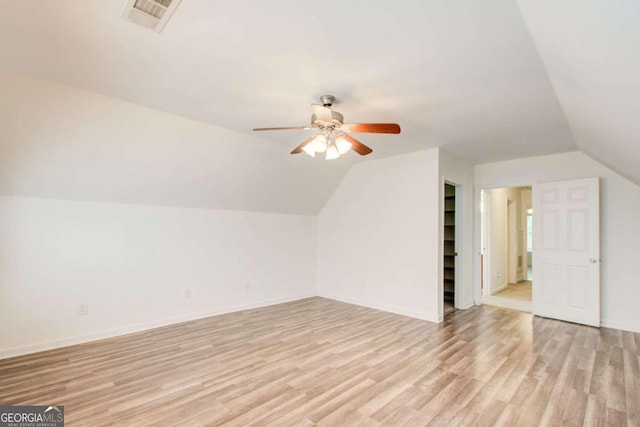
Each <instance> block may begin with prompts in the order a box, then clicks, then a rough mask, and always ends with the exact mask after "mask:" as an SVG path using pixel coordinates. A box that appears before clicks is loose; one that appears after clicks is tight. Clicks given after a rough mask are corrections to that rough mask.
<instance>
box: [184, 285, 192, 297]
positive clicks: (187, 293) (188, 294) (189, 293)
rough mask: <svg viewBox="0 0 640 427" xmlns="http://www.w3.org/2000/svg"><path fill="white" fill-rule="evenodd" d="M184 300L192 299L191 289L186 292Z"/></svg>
mask: <svg viewBox="0 0 640 427" xmlns="http://www.w3.org/2000/svg"><path fill="white" fill-rule="evenodd" d="M184 298H185V299H191V288H187V289H185V290H184Z"/></svg>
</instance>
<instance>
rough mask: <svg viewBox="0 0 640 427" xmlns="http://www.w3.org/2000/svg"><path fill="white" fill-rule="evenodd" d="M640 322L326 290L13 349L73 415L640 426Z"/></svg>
mask: <svg viewBox="0 0 640 427" xmlns="http://www.w3.org/2000/svg"><path fill="white" fill-rule="evenodd" d="M639 350H640V334H634V333H630V332H622V331H618V330H613V329H605V328H602V329H595V328H590V327H586V326H579V325H575V324H570V323H565V322H560V321H555V320H550V319H542V318H537V317H532V316H531V315H530V314H527V313H522V312H518V311H511V310H505V309H501V308H497V307H488V306H482V307H475V308H471V309H468V310H458V311H456V312H455V313H452V314H451V315H449V316H447V318H446V320H445V322H444V323H442V324H439V325H438V324H433V323H429V322H426V321H421V320H416V319H412V318H408V317H404V316H399V315H396V314H390V313H385V312H381V311H377V310H372V309H367V308H363V307H358V306H353V305H349V304H344V303H340V302H336V301H331V300H327V299H323V298H310V299H306V300H301V301H296V302H292V303H287V304H281V305H277V306H272V307H265V308H261V309H256V310H248V311H244V312H239V313H233V314H228V315H222V316H216V317H211V318H208V319H203V320H198V321H193V322H187V323H182V324H179V325H173V326H168V327H164V328H159V329H155V330H152V331H147V332H143V333H138V334H132V335H127V336H123V337H118V338H113V339H108V340H102V341H96V342H93V343H87V344H82V345H76V346H72V347H67V348H63V349H58V350H52V351H47V352H42V353H37V354H33V355H27V356H20V357H16V358H12V359H5V360H0V404H4V405H7V404H9V405H20V404H24V405H27V404H39V405H49V404H61V405H64V406H65V418H66V422H67V425H69V426H75V425H80V426H102V425H126V426H146V425H163V426H172V425H188V426H200V425H230V426H248V425H256V426H268V425H273V426H312V425H319V426H378V425H391V426H405V425H406V426H421V425H442V426H445V425H449V426H450V425H461V426H485V425H486V426H490V425H501V426H535V425H595V426H598V425H609V426H624V425H630V426H640V351H639Z"/></svg>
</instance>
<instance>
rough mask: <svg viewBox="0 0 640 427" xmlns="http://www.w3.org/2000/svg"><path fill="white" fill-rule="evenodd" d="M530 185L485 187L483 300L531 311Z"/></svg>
mask: <svg viewBox="0 0 640 427" xmlns="http://www.w3.org/2000/svg"><path fill="white" fill-rule="evenodd" d="M531 196H532V195H531V187H512V188H496V189H490V190H482V193H481V201H482V202H481V203H482V209H481V216H482V217H481V227H482V230H481V233H482V238H481V242H482V243H481V244H482V249H481V255H482V256H481V260H482V266H481V270H482V272H483V273H482V274H483V277H482V303H483V304H488V305H495V306H499V307H504V308H511V309H515V310H520V311H526V312H531V311H532V287H533V268H532V263H531V260H532V251H533V244H532V240H533V235H532V230H533V225H532V224H533V223H532V220H533V210H532V199H531Z"/></svg>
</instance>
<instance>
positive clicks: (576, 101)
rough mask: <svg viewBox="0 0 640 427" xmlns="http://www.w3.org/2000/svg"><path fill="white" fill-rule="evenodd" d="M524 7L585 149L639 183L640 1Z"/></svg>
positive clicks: (583, 0)
mask: <svg viewBox="0 0 640 427" xmlns="http://www.w3.org/2000/svg"><path fill="white" fill-rule="evenodd" d="M520 7H521V9H522V14H523V16H524V18H525V21H526V23H527V26H528V28H529V29H530V31H531V34H532V36H533V40H534V41H535V43H536V46H537V48H538V51H539V52H540V55H541V57H542V59H543V62H544V64H545V67H546V70H547V72H548V74H549V77H550V78H551V82H552V83H553V87H554V89H555V93H556V95H557V98H558V101H559V102H560V105H561V106H562V109H563V111H564V114H565V116H566V118H567V121H568V123H569V125H570V127H571V130H572V131H573V135H574V137H575V142H576V144H577V145H578V147H579V148H580V150H582V151H584V152H585V153H586V154H588V155H590V156H591V157H593V158H594V159H596V160H599V161H600V162H602V163H604V164H606V165H607V166H609V167H610V168H612V169H614V170H616V171H618V172H619V173H621V174H622V175H625V176H626V177H627V178H629V179H630V180H632V181H634V182H635V183H636V184H638V185H640V166H639V162H640V2H639V1H629V0H606V1H602V0H562V1H557V0H544V1H540V0H520Z"/></svg>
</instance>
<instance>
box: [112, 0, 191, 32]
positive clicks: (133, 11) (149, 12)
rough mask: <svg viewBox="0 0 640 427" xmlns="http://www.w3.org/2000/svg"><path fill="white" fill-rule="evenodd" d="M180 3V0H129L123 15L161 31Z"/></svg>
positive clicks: (134, 21)
mask: <svg viewBox="0 0 640 427" xmlns="http://www.w3.org/2000/svg"><path fill="white" fill-rule="evenodd" d="M179 4H180V0H127V1H126V2H125V5H124V9H123V10H122V17H123V18H125V19H127V20H129V21H131V22H133V23H134V24H138V25H142V26H143V27H147V28H149V29H152V30H154V31H156V32H158V33H159V32H160V31H162V29H163V28H164V26H165V25H166V24H167V21H168V20H169V18H171V15H172V14H173V12H174V11H175V10H176V8H177V7H178V5H179Z"/></svg>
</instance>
